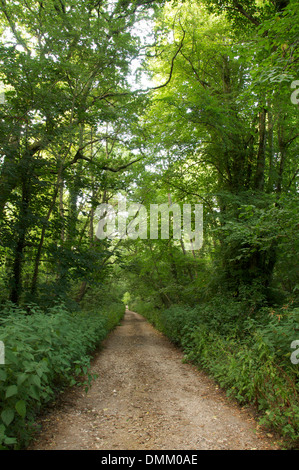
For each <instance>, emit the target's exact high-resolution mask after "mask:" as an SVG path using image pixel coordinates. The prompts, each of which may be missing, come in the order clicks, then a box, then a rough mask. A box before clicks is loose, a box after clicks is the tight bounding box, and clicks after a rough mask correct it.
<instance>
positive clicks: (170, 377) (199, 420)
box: [28, 311, 280, 450]
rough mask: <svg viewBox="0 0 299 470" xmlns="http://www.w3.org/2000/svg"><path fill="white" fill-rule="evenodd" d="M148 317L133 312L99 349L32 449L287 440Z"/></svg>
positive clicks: (254, 446)
mask: <svg viewBox="0 0 299 470" xmlns="http://www.w3.org/2000/svg"><path fill="white" fill-rule="evenodd" d="M182 359H183V353H182V352H181V351H180V350H179V349H178V348H176V347H175V346H174V345H173V344H172V343H170V341H169V340H168V339H167V338H166V337H165V336H164V335H162V334H161V333H160V332H158V331H157V330H155V329H154V328H153V327H152V326H151V325H150V324H149V323H148V322H147V321H146V320H145V319H143V317H141V316H140V315H138V314H137V313H134V312H131V311H127V312H126V314H125V317H124V319H123V320H122V322H121V325H119V326H117V327H116V328H115V329H114V330H113V331H112V332H111V333H110V334H109V336H108V337H107V338H106V340H105V341H104V343H103V346H102V348H101V349H100V350H99V351H98V352H97V354H96V355H95V356H94V358H93V361H92V365H91V373H93V374H94V373H96V374H98V378H97V379H95V380H94V381H93V382H92V385H91V388H90V389H89V390H88V392H87V393H86V392H85V391H84V387H82V386H81V387H72V388H71V389H69V390H67V391H65V392H63V393H62V394H61V395H60V397H59V399H58V400H57V401H56V403H55V404H52V405H51V407H49V409H48V410H47V412H46V413H44V414H43V416H41V417H40V420H39V424H40V425H41V430H40V431H39V433H38V434H37V436H36V438H35V440H34V441H33V443H32V444H31V445H30V447H29V448H28V450H90V449H93V450H117V449H118V450H189V449H191V450H209V449H212V450H222V449H225V450H247V449H250V450H273V449H279V448H280V447H279V443H278V441H277V440H276V439H275V436H273V435H272V434H271V433H269V432H268V433H267V431H265V430H263V429H262V428H261V427H260V426H259V425H258V423H257V421H256V419H255V415H254V411H253V410H251V409H250V408H242V407H240V406H239V405H238V404H237V403H235V402H234V401H232V400H230V399H229V398H227V397H226V395H225V392H224V391H223V390H221V389H220V388H219V387H218V386H217V384H216V383H215V381H214V380H212V379H211V378H209V377H208V376H207V375H206V374H205V373H204V372H202V371H200V370H198V369H197V368H196V367H195V366H194V365H192V364H189V363H184V362H182Z"/></svg>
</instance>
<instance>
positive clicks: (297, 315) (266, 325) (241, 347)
mask: <svg viewBox="0 0 299 470" xmlns="http://www.w3.org/2000/svg"><path fill="white" fill-rule="evenodd" d="M234 304H235V305H234ZM137 306H138V307H139V308H140V310H139V312H141V313H142V315H144V316H145V317H146V318H147V319H148V320H149V321H150V322H152V323H153V324H154V325H155V326H156V327H157V328H158V329H159V330H160V331H162V332H163V333H164V334H165V335H167V336H168V337H169V338H170V339H171V340H172V341H173V342H174V343H175V344H177V345H179V346H180V347H181V348H182V350H183V351H184V354H185V360H186V361H192V362H194V363H195V364H197V365H198V366H199V367H201V368H203V369H204V370H206V371H207V372H208V373H209V374H210V375H211V376H212V377H213V378H215V379H216V380H217V382H218V383H219V384H220V386H221V387H222V388H223V389H225V390H226V391H227V395H228V396H231V397H233V398H235V399H237V400H238V401H239V402H240V403H241V404H243V405H246V404H252V405H255V406H256V408H257V410H258V412H259V414H260V423H261V424H263V425H265V426H267V427H268V428H272V429H274V430H276V431H277V432H279V433H280V434H281V435H282V436H283V437H284V438H285V439H286V443H287V445H288V446H291V447H293V446H296V445H298V442H299V441H298V439H299V426H298V423H299V420H298V418H299V402H298V384H299V373H298V366H297V365H295V364H292V363H291V361H290V356H291V352H292V350H291V349H290V345H291V342H292V341H293V340H294V339H296V338H297V339H298V334H299V310H298V308H295V309H294V308H292V307H290V306H289V307H287V308H283V309H280V310H278V311H276V312H274V311H273V310H269V309H267V311H264V312H263V315H261V318H262V320H259V321H258V320H253V319H250V320H248V319H246V315H243V316H241V317H240V316H239V317H238V313H239V315H240V314H241V311H242V308H241V306H240V303H239V302H236V300H234V299H225V298H221V297H220V296H219V298H218V299H214V300H213V301H212V302H210V303H207V304H206V305H205V304H203V305H201V306H199V307H197V308H193V309H191V308H190V307H186V306H177V305H176V306H172V307H170V308H169V309H166V310H165V309H164V310H157V309H154V308H153V306H150V305H149V304H148V305H147V306H146V308H144V307H142V305H140V304H139V305H137ZM241 331H243V334H241Z"/></svg>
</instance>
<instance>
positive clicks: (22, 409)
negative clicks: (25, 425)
mask: <svg viewBox="0 0 299 470" xmlns="http://www.w3.org/2000/svg"><path fill="white" fill-rule="evenodd" d="M15 408H16V411H17V412H18V413H19V415H20V416H21V417H22V418H25V416H26V403H25V401H24V400H19V401H17V403H16V406H15Z"/></svg>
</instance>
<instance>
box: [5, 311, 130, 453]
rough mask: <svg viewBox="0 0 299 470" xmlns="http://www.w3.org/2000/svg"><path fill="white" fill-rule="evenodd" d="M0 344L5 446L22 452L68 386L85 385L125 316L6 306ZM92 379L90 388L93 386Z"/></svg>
mask: <svg viewBox="0 0 299 470" xmlns="http://www.w3.org/2000/svg"><path fill="white" fill-rule="evenodd" d="M4 310H5V312H3V313H4V315H3V316H2V321H1V326H0V340H1V341H3V343H4V344H5V365H2V366H0V406H1V414H0V446H1V448H10V447H13V448H20V447H22V446H24V445H26V444H27V443H28V441H29V439H30V435H31V430H32V425H33V423H34V418H35V416H36V413H37V412H38V411H39V410H40V408H41V407H42V406H43V405H44V404H46V403H47V402H49V401H50V400H52V399H53V398H54V397H55V394H56V393H57V391H58V390H61V389H62V388H63V387H64V386H67V385H73V384H75V383H77V382H78V381H80V380H81V381H82V377H84V376H85V375H86V374H87V373H88V366H89V361H90V355H91V353H92V352H93V351H94V350H95V348H96V347H97V346H98V345H99V344H100V343H101V341H102V340H103V339H104V338H105V336H106V335H107V333H108V332H109V330H110V329H112V328H113V327H114V326H115V325H116V324H117V323H118V322H119V321H120V319H121V317H122V315H123V314H124V308H123V305H121V306H119V305H118V306H114V308H113V309H111V310H110V311H105V312H103V313H102V312H100V313H98V312H92V313H88V314H86V313H79V312H76V313H72V312H69V311H68V310H67V309H66V308H65V307H64V306H63V305H57V306H56V307H53V308H51V309H49V310H48V311H47V312H46V313H45V312H43V311H41V310H40V309H39V307H37V306H32V308H31V310H30V311H31V314H30V315H26V312H25V311H22V309H20V308H10V306H6V307H5V309H4ZM90 380H91V377H90V376H88V379H87V382H86V385H87V386H88V384H89V383H90Z"/></svg>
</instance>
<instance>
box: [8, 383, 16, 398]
mask: <svg viewBox="0 0 299 470" xmlns="http://www.w3.org/2000/svg"><path fill="white" fill-rule="evenodd" d="M17 393H18V387H17V386H16V385H10V386H9V387H8V388H7V390H6V394H5V398H9V397H12V396H13V395H17Z"/></svg>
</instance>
